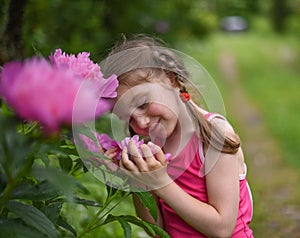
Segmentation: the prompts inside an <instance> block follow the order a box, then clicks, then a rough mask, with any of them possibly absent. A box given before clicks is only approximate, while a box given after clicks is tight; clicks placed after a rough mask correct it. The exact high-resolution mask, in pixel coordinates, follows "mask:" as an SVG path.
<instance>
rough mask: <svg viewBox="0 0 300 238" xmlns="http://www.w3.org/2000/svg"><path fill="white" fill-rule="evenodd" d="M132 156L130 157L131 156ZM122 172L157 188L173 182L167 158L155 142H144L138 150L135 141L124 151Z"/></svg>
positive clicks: (121, 165)
mask: <svg viewBox="0 0 300 238" xmlns="http://www.w3.org/2000/svg"><path fill="white" fill-rule="evenodd" d="M129 156H130V157H129ZM120 167H121V168H122V172H123V173H124V174H126V175H127V176H128V177H129V178H130V179H132V180H133V181H135V182H137V183H142V184H145V185H146V186H148V187H150V188H152V189H157V188H160V187H163V186H166V185H167V184H169V183H170V182H172V180H171V178H170V177H169V175H168V174H167V171H166V168H167V160H166V157H165V154H164V153H163V151H162V150H161V148H160V147H159V146H157V145H154V144H153V143H151V142H149V143H148V144H143V145H141V146H140V151H139V150H138V148H137V146H136V144H135V143H134V142H133V141H130V142H129V154H128V151H127V148H124V149H123V151H122V159H121V161H120Z"/></svg>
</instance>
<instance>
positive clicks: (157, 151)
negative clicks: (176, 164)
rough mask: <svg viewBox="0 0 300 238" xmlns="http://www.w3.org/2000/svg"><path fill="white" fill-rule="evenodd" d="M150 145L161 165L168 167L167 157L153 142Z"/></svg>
mask: <svg viewBox="0 0 300 238" xmlns="http://www.w3.org/2000/svg"><path fill="white" fill-rule="evenodd" d="M148 145H149V146H150V148H151V151H152V153H153V154H154V155H155V158H156V159H157V160H158V161H159V162H160V163H161V165H162V166H165V165H167V160H166V156H165V154H164V152H163V151H162V150H161V148H160V147H159V146H157V145H155V144H153V143H152V142H149V143H148Z"/></svg>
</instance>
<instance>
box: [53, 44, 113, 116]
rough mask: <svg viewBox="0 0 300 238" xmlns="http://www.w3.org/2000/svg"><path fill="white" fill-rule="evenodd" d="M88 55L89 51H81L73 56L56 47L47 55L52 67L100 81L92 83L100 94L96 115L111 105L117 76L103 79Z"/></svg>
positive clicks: (81, 77) (82, 77) (108, 108)
mask: <svg viewBox="0 0 300 238" xmlns="http://www.w3.org/2000/svg"><path fill="white" fill-rule="evenodd" d="M89 57H90V53H89V52H81V53H78V54H77V56H75V55H74V54H66V53H65V52H62V50H61V49H56V50H55V51H54V53H53V54H51V55H50V56H49V59H50V62H51V64H52V65H53V67H56V68H57V69H69V70H71V71H73V72H74V74H75V75H76V76H77V77H79V78H80V79H84V80H87V79H88V80H91V81H93V82H94V81H96V82H101V83H98V84H96V85H94V87H95V89H96V90H97V93H98V94H99V95H101V98H100V100H99V102H98V104H97V107H96V115H99V114H100V115H102V114H103V113H105V112H107V111H109V110H111V109H112V107H113V104H114V100H113V98H115V97H116V96H117V92H116V88H117V86H118V81H117V76H116V75H112V76H110V77H109V78H108V79H104V78H103V74H102V72H101V68H100V66H99V65H98V64H95V63H94V62H93V61H92V60H91V59H90V58H89Z"/></svg>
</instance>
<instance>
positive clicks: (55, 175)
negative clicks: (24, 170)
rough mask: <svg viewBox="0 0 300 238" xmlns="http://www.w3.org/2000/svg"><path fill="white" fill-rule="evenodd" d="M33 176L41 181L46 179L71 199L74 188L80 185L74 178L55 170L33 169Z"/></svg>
mask: <svg viewBox="0 0 300 238" xmlns="http://www.w3.org/2000/svg"><path fill="white" fill-rule="evenodd" d="M32 174H33V175H35V176H36V177H37V178H38V179H40V180H44V179H46V180H47V181H48V182H49V183H51V185H52V186H54V187H55V188H56V189H58V190H59V191H60V192H62V193H63V194H65V195H66V196H67V197H68V198H69V199H72V197H73V191H74V188H75V187H76V185H78V182H77V181H76V180H75V178H74V177H72V176H71V175H68V174H67V173H65V172H61V171H59V170H57V169H55V168H33V169H32Z"/></svg>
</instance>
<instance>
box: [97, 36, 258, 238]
mask: <svg viewBox="0 0 300 238" xmlns="http://www.w3.org/2000/svg"><path fill="white" fill-rule="evenodd" d="M102 71H103V72H104V74H107V75H111V74H112V73H115V74H117V75H118V81H119V87H118V88H117V94H118V96H117V99H116V103H115V107H114V110H113V113H115V114H116V115H117V116H118V117H119V118H120V119H122V120H124V121H126V122H127V123H128V125H129V129H130V132H131V133H132V135H133V134H137V135H140V136H142V137H144V138H146V139H148V140H149V143H145V144H143V145H141V146H140V147H139V148H137V146H136V144H135V143H133V142H131V143H129V147H128V149H127V148H124V149H123V151H122V159H121V160H120V162H119V166H120V168H121V171H122V172H123V173H125V174H126V175H128V176H129V178H130V180H131V181H132V183H138V184H144V185H145V186H146V187H147V188H148V189H151V190H152V193H153V195H154V196H155V198H156V201H157V205H158V208H159V218H158V220H157V221H155V220H154V219H153V218H152V217H151V215H150V213H149V212H148V210H147V209H146V208H145V207H144V206H143V205H142V203H141V201H139V199H138V198H137V197H134V198H133V199H134V205H135V208H136V212H137V215H138V216H139V217H140V218H141V219H144V220H146V221H149V222H153V223H155V222H156V223H157V224H158V225H160V226H161V227H163V228H164V229H165V230H166V231H167V232H168V233H169V234H170V236H171V237H172V238H178V237H179V238H185V237H189V238H192V237H197V238H198V237H235V238H243V237H253V235H252V230H251V229H250V228H249V223H250V221H251V218H252V199H251V193H250V189H249V186H248V183H247V181H246V166H245V162H244V156H243V152H242V149H241V147H240V140H239V137H238V136H237V135H236V134H235V132H234V130H233V129H232V127H231V126H230V124H229V123H228V122H227V121H226V119H225V118H224V117H223V116H221V115H219V114H217V113H210V112H207V111H206V110H204V109H202V108H201V107H199V106H198V105H196V104H195V103H194V101H192V100H191V98H190V94H189V93H188V90H187V87H188V85H189V84H190V82H189V75H188V72H187V70H186V68H185V67H184V65H183V64H182V63H181V62H180V60H179V58H178V57H176V54H174V52H173V51H172V50H169V49H167V48H164V47H162V46H161V44H160V43H158V42H157V41H156V40H154V39H152V38H148V37H138V38H134V39H131V40H125V41H124V42H123V43H121V44H119V45H117V46H116V47H115V48H114V49H113V51H112V52H111V53H110V54H109V56H108V57H107V59H106V60H105V62H104V64H103V65H102ZM166 153H170V154H171V155H172V156H171V159H170V160H169V161H167V160H166V157H165V154H166ZM105 155H106V156H108V157H110V158H113V157H114V156H115V152H114V150H108V151H107V152H106V153H105Z"/></svg>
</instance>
